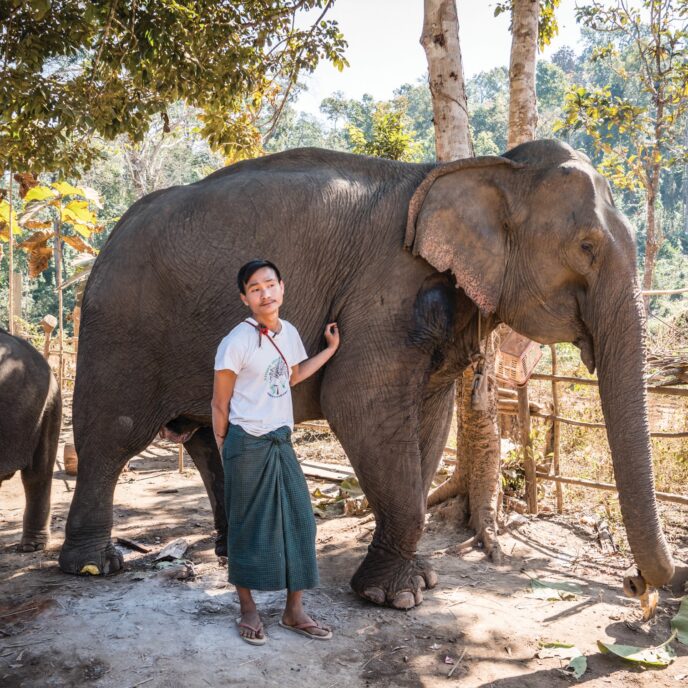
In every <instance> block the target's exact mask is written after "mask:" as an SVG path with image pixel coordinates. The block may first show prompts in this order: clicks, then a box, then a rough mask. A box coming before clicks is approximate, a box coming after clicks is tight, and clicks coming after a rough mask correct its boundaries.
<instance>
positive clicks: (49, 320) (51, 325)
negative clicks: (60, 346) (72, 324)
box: [41, 315, 57, 361]
mask: <svg viewBox="0 0 688 688" xmlns="http://www.w3.org/2000/svg"><path fill="white" fill-rule="evenodd" d="M56 325H57V318H56V317H55V316H54V315H46V316H45V317H44V318H43V320H41V327H42V328H43V332H45V341H44V342H43V358H45V360H46V361H47V360H48V358H49V357H50V337H51V336H52V334H53V330H54V329H55V327H56Z"/></svg>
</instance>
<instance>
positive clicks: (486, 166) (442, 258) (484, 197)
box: [404, 156, 522, 314]
mask: <svg viewBox="0 0 688 688" xmlns="http://www.w3.org/2000/svg"><path fill="white" fill-rule="evenodd" d="M519 167H522V165H519V164H518V163H514V162H512V161H511V160H508V159H507V158H502V157H497V156H494V157H493V156H486V157H481V158H466V159H463V160H457V161H456V162H452V163H447V164H445V165H439V166H438V167H436V168H435V169H433V170H432V171H431V172H430V173H429V174H428V176H427V177H426V178H425V179H424V180H423V182H422V183H421V184H420V186H419V187H418V189H416V192H415V193H414V195H413V197H412V199H411V202H410V204H409V214H408V224H407V226H406V238H405V240H404V245H405V247H406V248H408V249H410V250H411V251H412V252H413V255H415V256H421V257H422V258H424V259H425V260H427V261H428V263H430V264H431V265H432V266H433V267H434V268H436V269H437V270H439V271H440V272H444V271H445V270H451V272H452V273H453V274H454V277H455V278H456V283H457V285H458V286H459V287H461V288H462V289H463V290H464V291H465V292H466V294H468V296H469V297H470V298H471V299H472V300H473V301H474V302H475V303H476V304H477V305H478V307H479V308H480V310H481V311H482V312H483V313H484V314H490V313H494V312H495V311H496V310H497V304H498V303H499V298H500V295H501V293H502V283H503V281H504V269H505V258H506V241H507V237H506V226H507V224H508V223H509V218H510V215H511V214H512V210H511V206H512V205H513V204H512V202H511V200H510V196H511V188H512V187H513V184H514V180H513V173H514V170H515V169H517V168H519Z"/></svg>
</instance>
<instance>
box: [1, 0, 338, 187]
mask: <svg viewBox="0 0 688 688" xmlns="http://www.w3.org/2000/svg"><path fill="white" fill-rule="evenodd" d="M333 2H334V0H275V1H273V2H265V1H264V0H245V1H244V2H241V3H235V2H229V1H228V0H192V1H189V2H183V3H181V2H177V1H176V0H138V1H137V0H129V1H127V0H96V1H94V2H84V1H83V0H52V1H51V0H29V1H28V2H23V1H21V0H0V64H1V65H2V68H1V70H0V71H2V75H3V78H2V79H1V80H0V156H1V157H2V158H3V160H0V162H4V163H5V165H7V161H8V160H11V162H12V167H14V169H21V170H26V171H31V172H34V173H38V172H41V171H47V170H49V171H53V172H61V173H63V174H65V175H74V174H75V173H76V172H77V171H78V170H80V169H82V168H83V167H86V166H88V165H89V164H90V163H91V162H92V160H93V158H94V156H95V155H96V152H97V148H96V147H95V146H94V145H92V141H93V137H94V135H99V136H101V137H103V138H105V139H108V140H112V139H114V138H116V137H117V136H118V135H121V134H126V135H128V136H129V137H130V138H131V139H132V140H133V141H141V140H142V139H143V136H144V134H145V132H146V131H147V129H148V127H149V125H150V121H151V118H152V117H154V116H157V117H160V118H161V120H162V122H163V124H164V125H165V126H166V125H167V119H168V115H167V111H168V108H169V107H170V106H171V105H172V104H173V103H175V102H177V101H180V100H181V101H185V102H186V103H187V104H189V105H192V106H194V107H197V108H200V109H201V110H202V111H203V116H202V125H201V133H202V135H203V136H204V137H205V138H207V139H208V141H209V142H210V143H211V145H212V146H213V147H214V148H217V149H221V148H223V147H224V148H225V152H227V151H226V147H227V146H231V144H232V142H233V141H237V142H238V145H239V146H245V145H246V139H247V138H248V139H250V137H251V136H252V135H253V134H252V126H253V120H252V118H251V112H253V111H255V110H256V109H259V108H260V107H261V104H262V101H263V99H264V98H266V97H271V98H273V99H275V98H277V95H276V94H277V93H281V99H282V100H281V101H280V103H279V104H278V105H277V107H275V108H273V117H274V118H275V119H276V118H277V117H278V116H279V114H280V112H281V109H282V104H283V102H284V101H285V100H286V98H287V97H288V95H289V91H290V88H291V86H292V85H293V84H294V83H295V82H296V79H297V77H298V75H299V73H300V72H302V71H305V72H312V71H313V70H314V69H315V67H316V65H317V64H318V62H319V61H320V60H321V59H326V60H329V61H331V62H332V63H333V64H334V65H335V66H337V67H338V68H339V69H342V68H343V67H344V66H345V65H346V61H345V58H344V56H343V51H344V48H345V47H346V42H345V41H344V38H343V36H342V34H341V32H340V31H339V27H338V25H337V23H336V22H335V21H331V20H328V19H326V18H325V17H326V14H327V11H328V10H329V8H330V7H331V6H332V4H333ZM302 13H308V15H307V16H305V15H303V14H302ZM297 15H298V17H300V18H301V20H300V21H297V18H298V17H297ZM304 16H305V19H306V20H305V21H303V17H304Z"/></svg>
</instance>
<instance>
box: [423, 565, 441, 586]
mask: <svg viewBox="0 0 688 688" xmlns="http://www.w3.org/2000/svg"><path fill="white" fill-rule="evenodd" d="M438 581H439V578H438V577H437V574H436V573H435V572H434V571H433V570H432V569H430V570H429V571H427V572H426V573H425V582H426V583H427V585H428V587H429V588H434V587H435V586H436V585H437V583H438Z"/></svg>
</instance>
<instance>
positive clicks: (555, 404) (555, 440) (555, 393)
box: [549, 344, 564, 514]
mask: <svg viewBox="0 0 688 688" xmlns="http://www.w3.org/2000/svg"><path fill="white" fill-rule="evenodd" d="M549 348H550V351H551V352H552V377H556V375H557V347H556V345H555V344H552V345H551V346H550V347H549ZM558 416H559V389H558V383H557V381H556V380H552V444H553V445H554V446H553V452H552V469H553V470H554V475H556V476H558V475H559V436H560V434H561V433H560V430H561V428H560V427H559V423H560V421H559V419H558ZM556 494H557V513H558V514H561V513H563V511H564V493H563V488H562V486H561V483H556Z"/></svg>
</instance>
